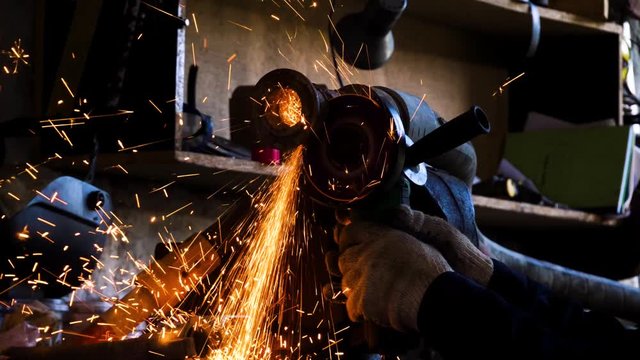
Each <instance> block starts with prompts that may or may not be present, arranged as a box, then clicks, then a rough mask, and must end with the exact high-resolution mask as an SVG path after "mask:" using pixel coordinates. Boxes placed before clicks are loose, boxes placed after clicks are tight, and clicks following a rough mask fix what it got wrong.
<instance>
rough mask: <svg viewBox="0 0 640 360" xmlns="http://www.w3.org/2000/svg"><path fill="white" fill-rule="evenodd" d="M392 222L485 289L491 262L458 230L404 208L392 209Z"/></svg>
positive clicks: (404, 206) (403, 206)
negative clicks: (428, 246) (435, 250)
mask: <svg viewBox="0 0 640 360" xmlns="http://www.w3.org/2000/svg"><path fill="white" fill-rule="evenodd" d="M391 223H392V225H393V226H394V227H397V228H398V229H401V230H404V231H406V232H408V233H409V234H411V235H413V236H415V237H416V238H418V239H419V240H421V241H423V242H426V243H428V244H431V245H433V247H435V248H436V249H438V250H439V251H440V252H441V253H442V255H444V258H445V259H446V260H447V262H448V263H449V264H450V265H451V267H453V269H454V270H455V271H457V272H459V273H461V274H462V275H464V276H466V277H468V278H471V279H473V280H475V281H476V282H478V283H479V284H482V285H484V286H486V285H487V284H488V283H489V279H491V275H493V261H491V258H490V257H489V256H487V255H486V254H484V253H483V252H482V251H480V250H479V249H478V248H477V247H476V246H475V245H473V243H471V241H470V240H469V239H468V238H467V237H466V236H465V235H464V234H463V233H461V232H460V231H459V230H458V229H456V228H455V227H453V226H451V225H450V224H449V223H447V222H446V221H445V220H443V219H441V218H439V217H435V216H430V215H427V214H424V213H422V212H421V211H418V210H412V209H411V208H410V207H409V206H407V205H401V206H399V207H397V208H396V209H394V211H393V215H392V219H391Z"/></svg>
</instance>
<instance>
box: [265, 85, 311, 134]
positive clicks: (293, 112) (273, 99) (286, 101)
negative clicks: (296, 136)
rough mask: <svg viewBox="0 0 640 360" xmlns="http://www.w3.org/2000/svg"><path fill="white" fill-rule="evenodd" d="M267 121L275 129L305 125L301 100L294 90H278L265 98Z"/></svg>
mask: <svg viewBox="0 0 640 360" xmlns="http://www.w3.org/2000/svg"><path fill="white" fill-rule="evenodd" d="M266 116H267V121H268V122H269V124H271V126H274V127H276V128H279V127H283V126H284V127H287V128H291V127H293V126H296V125H297V124H299V123H303V124H304V123H305V118H304V114H303V113H302V100H300V96H299V95H298V93H297V92H296V91H295V90H292V89H289V88H282V87H280V88H278V89H276V90H275V91H274V92H272V93H271V94H270V95H269V96H268V97H267V110H266Z"/></svg>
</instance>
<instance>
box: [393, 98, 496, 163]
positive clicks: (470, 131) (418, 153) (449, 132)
mask: <svg viewBox="0 0 640 360" xmlns="http://www.w3.org/2000/svg"><path fill="white" fill-rule="evenodd" d="M490 129H491V126H490V124H489V120H488V119H487V115H486V114H485V113H484V111H482V109H481V108H480V107H478V106H473V107H472V108H471V109H470V110H469V111H467V112H465V113H463V114H461V115H458V116H457V117H455V118H454V119H452V120H449V121H447V122H446V123H445V124H444V125H442V126H440V127H438V128H437V129H435V130H434V131H432V132H430V133H429V134H427V135H425V136H424V137H423V138H422V139H420V140H418V141H417V142H416V143H415V144H414V145H413V146H411V147H410V148H408V149H407V153H406V158H405V162H404V165H405V167H413V166H416V165H418V164H420V163H421V162H424V161H427V160H429V159H430V158H433V157H435V156H438V155H441V154H444V153H446V152H447V151H449V150H452V149H454V148H456V147H458V146H460V145H462V144H464V143H466V142H467V141H469V140H471V139H473V138H475V137H476V136H478V135H482V134H486V133H488V132H489V130H490Z"/></svg>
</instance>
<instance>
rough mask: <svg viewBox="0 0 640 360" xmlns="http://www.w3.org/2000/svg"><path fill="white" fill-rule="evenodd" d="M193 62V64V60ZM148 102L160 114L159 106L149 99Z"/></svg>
mask: <svg viewBox="0 0 640 360" xmlns="http://www.w3.org/2000/svg"><path fill="white" fill-rule="evenodd" d="M194 64H195V61H194ZM149 103H150V104H151V105H153V107H154V108H155V109H156V110H158V112H159V113H160V114H162V110H160V108H159V107H158V106H157V105H156V104H154V103H153V101H151V99H149Z"/></svg>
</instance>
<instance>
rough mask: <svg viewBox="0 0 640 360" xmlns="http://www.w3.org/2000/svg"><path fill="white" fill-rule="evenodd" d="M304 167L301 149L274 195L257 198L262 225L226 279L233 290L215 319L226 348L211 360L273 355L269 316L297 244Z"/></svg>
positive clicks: (280, 295) (223, 345)
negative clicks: (287, 260)
mask: <svg viewBox="0 0 640 360" xmlns="http://www.w3.org/2000/svg"><path fill="white" fill-rule="evenodd" d="M301 163H302V148H298V149H297V150H296V151H295V152H294V153H293V154H292V155H291V157H290V158H289V160H288V161H287V163H286V166H285V167H284V168H283V170H282V173H281V174H280V175H279V176H278V178H277V179H276V180H275V183H274V184H273V185H272V186H271V188H270V190H269V192H268V193H266V194H259V195H256V196H257V197H256V198H254V201H255V203H256V204H259V206H261V210H260V212H259V215H258V219H259V222H258V224H257V226H256V227H255V229H254V232H253V234H252V236H251V238H250V239H249V240H247V242H246V244H245V246H244V249H243V250H242V251H243V256H242V257H241V258H240V261H241V263H240V264H236V265H235V266H234V267H233V268H231V269H229V272H228V273H227V274H226V280H225V281H226V282H227V283H228V284H231V285H232V289H230V290H231V291H230V295H229V296H228V297H227V298H226V299H223V302H222V304H220V307H219V311H218V312H217V314H216V315H217V316H218V317H217V322H218V324H217V325H218V326H219V327H220V328H221V333H222V342H221V344H220V346H219V348H218V349H215V350H214V352H213V354H212V356H211V358H212V359H215V360H245V359H261V358H268V357H269V355H270V353H271V351H272V348H271V345H270V330H269V323H270V317H269V313H270V312H271V311H272V310H271V309H272V306H273V305H274V303H275V302H276V300H278V299H279V297H282V296H284V294H282V291H283V287H284V281H285V276H284V275H285V273H286V268H285V265H286V264H285V257H286V256H285V254H286V253H287V249H288V248H289V247H290V246H292V244H293V242H294V236H293V235H294V225H295V219H296V213H297V194H298V191H297V186H298V178H299V176H300V169H301Z"/></svg>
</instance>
